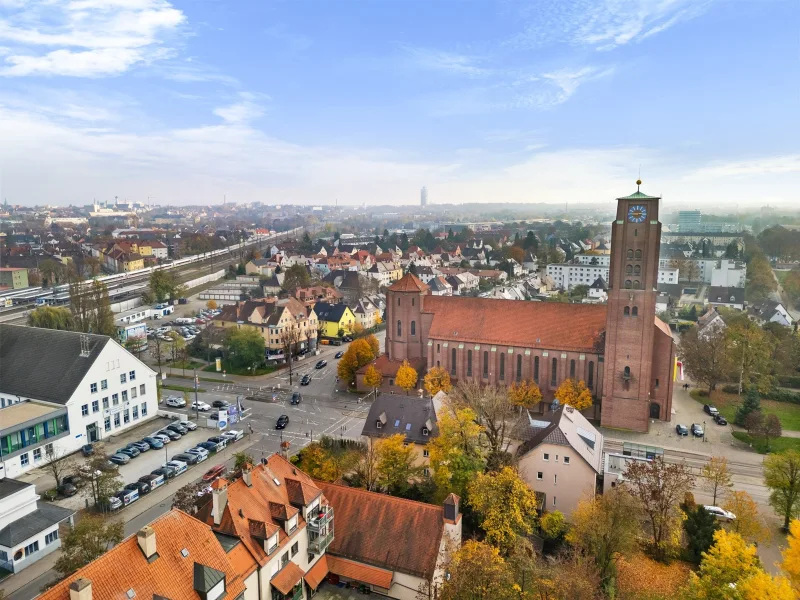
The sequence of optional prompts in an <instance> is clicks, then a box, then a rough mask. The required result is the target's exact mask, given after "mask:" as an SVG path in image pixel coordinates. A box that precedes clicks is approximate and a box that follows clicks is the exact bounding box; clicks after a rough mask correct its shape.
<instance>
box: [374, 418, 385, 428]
mask: <svg viewBox="0 0 800 600" xmlns="http://www.w3.org/2000/svg"><path fill="white" fill-rule="evenodd" d="M381 427H383V423H381V421H380V419H378V420H377V421H375V429H380V428H381Z"/></svg>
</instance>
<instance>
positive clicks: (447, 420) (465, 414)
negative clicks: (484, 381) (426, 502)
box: [426, 401, 484, 503]
mask: <svg viewBox="0 0 800 600" xmlns="http://www.w3.org/2000/svg"><path fill="white" fill-rule="evenodd" d="M436 421H437V422H436V425H437V427H438V428H439V434H438V435H437V436H435V437H432V438H431V440H430V441H429V442H428V444H427V446H426V448H427V450H428V454H429V458H430V465H431V469H432V470H433V482H434V484H435V485H436V494H435V498H434V501H435V502H436V503H441V502H444V499H445V498H446V497H447V495H448V494H450V493H451V492H452V493H454V494H456V495H458V496H460V497H462V498H464V497H465V496H466V490H467V484H468V483H469V482H470V481H472V479H474V477H475V476H476V475H477V474H478V473H480V472H481V471H483V469H484V460H483V456H482V454H481V431H482V428H481V426H480V425H478V422H477V421H478V419H477V415H476V414H475V412H474V411H473V410H472V409H471V408H469V407H467V406H459V405H457V404H455V403H454V402H452V401H447V402H445V403H444V404H443V406H442V408H441V410H440V411H439V413H438V414H437V415H436Z"/></svg>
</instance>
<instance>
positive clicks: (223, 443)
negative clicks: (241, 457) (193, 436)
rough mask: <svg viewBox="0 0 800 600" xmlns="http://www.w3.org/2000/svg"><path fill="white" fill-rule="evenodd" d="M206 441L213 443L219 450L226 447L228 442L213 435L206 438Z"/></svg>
mask: <svg viewBox="0 0 800 600" xmlns="http://www.w3.org/2000/svg"><path fill="white" fill-rule="evenodd" d="M208 441H209V442H214V443H215V444H216V445H217V447H218V448H219V449H220V450H222V449H223V448H224V447H225V446H227V445H228V440H227V439H225V438H224V437H222V436H219V435H215V436H213V437H210V438H208Z"/></svg>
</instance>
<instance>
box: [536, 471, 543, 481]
mask: <svg viewBox="0 0 800 600" xmlns="http://www.w3.org/2000/svg"><path fill="white" fill-rule="evenodd" d="M536 479H538V480H539V481H541V480H542V479H544V473H542V472H541V471H539V472H537V473H536Z"/></svg>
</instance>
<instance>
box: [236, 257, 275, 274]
mask: <svg viewBox="0 0 800 600" xmlns="http://www.w3.org/2000/svg"><path fill="white" fill-rule="evenodd" d="M276 266H277V265H276V264H275V261H274V260H272V259H271V258H254V259H253V260H250V261H248V262H247V264H246V265H245V266H244V271H245V273H247V274H248V275H263V276H264V277H272V276H273V275H275V267H276Z"/></svg>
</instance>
